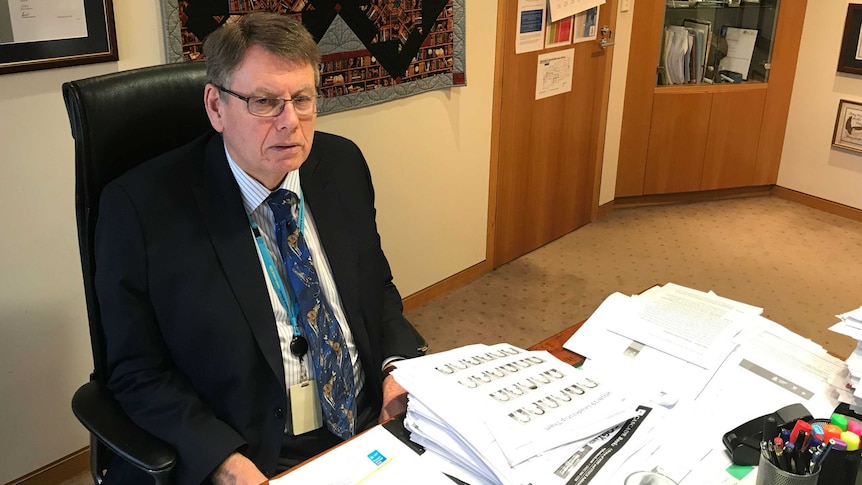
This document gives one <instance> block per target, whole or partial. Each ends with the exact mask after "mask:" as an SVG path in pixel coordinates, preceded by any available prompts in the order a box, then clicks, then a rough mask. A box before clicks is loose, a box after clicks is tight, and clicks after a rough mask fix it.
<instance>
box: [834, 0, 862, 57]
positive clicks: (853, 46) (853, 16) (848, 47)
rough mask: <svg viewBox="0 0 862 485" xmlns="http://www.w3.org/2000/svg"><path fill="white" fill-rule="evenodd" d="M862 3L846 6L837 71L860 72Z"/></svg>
mask: <svg viewBox="0 0 862 485" xmlns="http://www.w3.org/2000/svg"><path fill="white" fill-rule="evenodd" d="M860 33H862V4H859V3H851V4H850V5H848V6H847V18H846V19H845V20H844V37H843V38H842V40H841V50H840V51H839V52H838V71H839V72H846V73H849V74H862V35H860Z"/></svg>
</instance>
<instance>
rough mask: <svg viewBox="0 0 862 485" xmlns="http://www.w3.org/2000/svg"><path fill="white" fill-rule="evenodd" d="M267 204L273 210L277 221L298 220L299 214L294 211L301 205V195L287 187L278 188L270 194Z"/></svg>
mask: <svg viewBox="0 0 862 485" xmlns="http://www.w3.org/2000/svg"><path fill="white" fill-rule="evenodd" d="M266 204H267V205H268V206H269V208H270V209H271V210H272V214H273V218H274V219H275V222H276V223H278V222H279V221H286V220H293V221H296V218H297V215H296V214H295V213H294V212H295V210H296V208H297V207H298V205H299V197H297V195H296V194H295V193H293V192H291V191H289V190H287V189H278V190H276V191H274V192H273V193H271V194H269V197H267V198H266Z"/></svg>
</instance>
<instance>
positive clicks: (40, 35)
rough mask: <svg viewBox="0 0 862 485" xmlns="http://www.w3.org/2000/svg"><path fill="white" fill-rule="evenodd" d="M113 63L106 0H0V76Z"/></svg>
mask: <svg viewBox="0 0 862 485" xmlns="http://www.w3.org/2000/svg"><path fill="white" fill-rule="evenodd" d="M117 58H118V55H117V34H116V30H115V27H114V9H113V4H112V0H14V1H12V0H7V1H2V0H0V74H7V73H11V72H21V71H34V70H36V69H48V68H52V67H64V66H74V65H78V64H91V63H94V62H108V61H116V60H117Z"/></svg>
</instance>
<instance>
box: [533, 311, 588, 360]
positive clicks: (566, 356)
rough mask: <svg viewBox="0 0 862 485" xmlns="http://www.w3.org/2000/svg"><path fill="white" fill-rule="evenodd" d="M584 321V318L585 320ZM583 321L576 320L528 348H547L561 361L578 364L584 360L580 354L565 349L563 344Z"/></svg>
mask: <svg viewBox="0 0 862 485" xmlns="http://www.w3.org/2000/svg"><path fill="white" fill-rule="evenodd" d="M585 321H586V320H585ZM583 324H584V322H583V321H582V322H578V323H576V324H574V325H572V326H571V327H569V328H567V329H565V330H563V331H561V332H558V333H556V334H554V335H551V336H550V337H548V338H546V339H545V340H542V341H541V342H539V343H537V344H535V345H533V346H532V347H530V348H529V349H528V350H547V351H548V352H550V353H551V355H553V356H554V357H556V358H558V359H560V360H562V361H563V362H565V363H567V364H571V365H580V364H582V363H583V362H584V358H583V356H580V355H578V354H576V353H574V352H572V351H571V350H566V349H564V348H563V344H564V343H566V341H567V340H569V339H570V338H571V337H572V334H573V333H575V332H576V331H577V330H578V329H579V328H581V325H583Z"/></svg>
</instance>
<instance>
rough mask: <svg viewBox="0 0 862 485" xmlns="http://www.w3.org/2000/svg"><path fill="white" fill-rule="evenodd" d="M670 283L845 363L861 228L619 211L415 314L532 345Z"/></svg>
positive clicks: (768, 206) (786, 205)
mask: <svg viewBox="0 0 862 485" xmlns="http://www.w3.org/2000/svg"><path fill="white" fill-rule="evenodd" d="M669 281H670V282H674V283H677V284H680V285H684V286H689V287H692V288H697V289H699V290H704V291H706V290H713V291H715V292H716V293H718V294H719V295H721V296H725V297H728V298H732V299H735V300H739V301H742V302H745V303H750V304H752V305H757V306H761V307H763V308H764V313H763V314H764V316H766V317H767V318H770V319H772V320H774V321H776V322H778V323H781V324H783V325H785V326H786V327H788V328H790V329H791V330H793V331H795V332H797V333H799V334H801V335H804V336H806V337H808V338H810V339H812V340H815V341H817V342H818V343H820V344H821V345H823V346H824V347H826V349H828V350H829V351H831V352H832V353H834V354H835V355H838V356H840V357H842V358H844V357H846V356H847V355H848V354H849V353H850V352H851V351H852V350H853V348H854V346H855V341H853V340H851V339H850V338H847V337H842V336H840V335H837V334H834V333H832V332H830V331H828V330H827V328H828V327H829V326H830V325H832V324H833V323H835V322H836V321H837V319H836V318H835V315H836V314H838V313H843V312H845V311H848V310H852V309H855V308H858V307H859V306H860V305H862V223H859V222H855V221H851V220H848V219H844V218H842V217H838V216H833V215H831V214H827V213H824V212H820V211H817V210H814V209H809V208H807V207H805V206H802V205H799V204H795V203H793V202H788V201H785V200H782V199H778V198H775V197H759V198H750V199H735V200H725V201H715V202H701V203H696V204H685V205H670V206H659V207H640V208H635V209H618V210H615V211H614V212H612V213H611V214H610V215H608V216H606V217H604V218H603V219H601V220H599V221H597V222H595V223H592V224H589V225H587V226H585V227H583V228H581V229H578V230H577V231H575V232H573V233H571V234H569V235H567V236H564V237H562V238H560V239H558V240H556V241H554V242H552V243H550V244H548V245H546V246H545V247H542V248H540V249H537V250H536V251H533V252H532V253H530V254H528V255H526V256H523V257H521V258H519V259H517V260H515V261H513V262H511V263H509V264H506V265H504V266H502V267H500V268H497V269H496V270H495V271H492V272H491V273H488V274H486V275H484V276H483V277H482V278H480V279H479V280H477V281H475V282H473V283H471V284H469V285H467V286H465V287H462V288H460V289H458V290H456V291H454V292H452V293H450V294H448V295H446V296H443V297H442V298H439V299H437V300H435V301H432V302H430V303H427V304H425V305H423V306H422V307H420V308H418V309H416V310H415V311H413V312H410V313H409V314H408V315H407V317H408V318H409V319H410V320H411V321H412V322H413V323H414V324H415V325H416V326H417V328H418V329H419V331H420V332H422V334H423V335H424V336H425V337H426V339H427V340H428V343H429V345H430V351H431V352H439V351H441V350H447V349H451V348H454V347H459V346H461V345H466V344H469V343H477V342H481V343H497V342H509V343H511V344H514V345H518V346H522V347H529V346H530V345H532V344H534V343H536V342H538V341H540V340H542V339H544V338H545V337H547V336H550V335H552V334H554V333H556V332H558V331H560V330H562V329H564V328H566V327H568V326H570V325H572V324H573V323H576V322H578V321H581V320H583V319H585V318H587V317H588V316H589V315H590V314H591V313H592V312H593V310H595V309H596V307H597V306H598V305H599V304H600V303H601V302H602V300H604V298H605V297H606V296H608V295H609V294H611V293H613V292H615V291H619V292H622V293H627V294H632V293H637V292H640V291H642V290H644V289H646V288H648V287H650V286H652V285H653V284H656V283H666V282H669ZM87 483H90V482H89V481H88V475H82V476H80V477H76V478H75V479H74V480H67V481H65V482H63V483H62V484H61V485H84V484H87Z"/></svg>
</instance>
